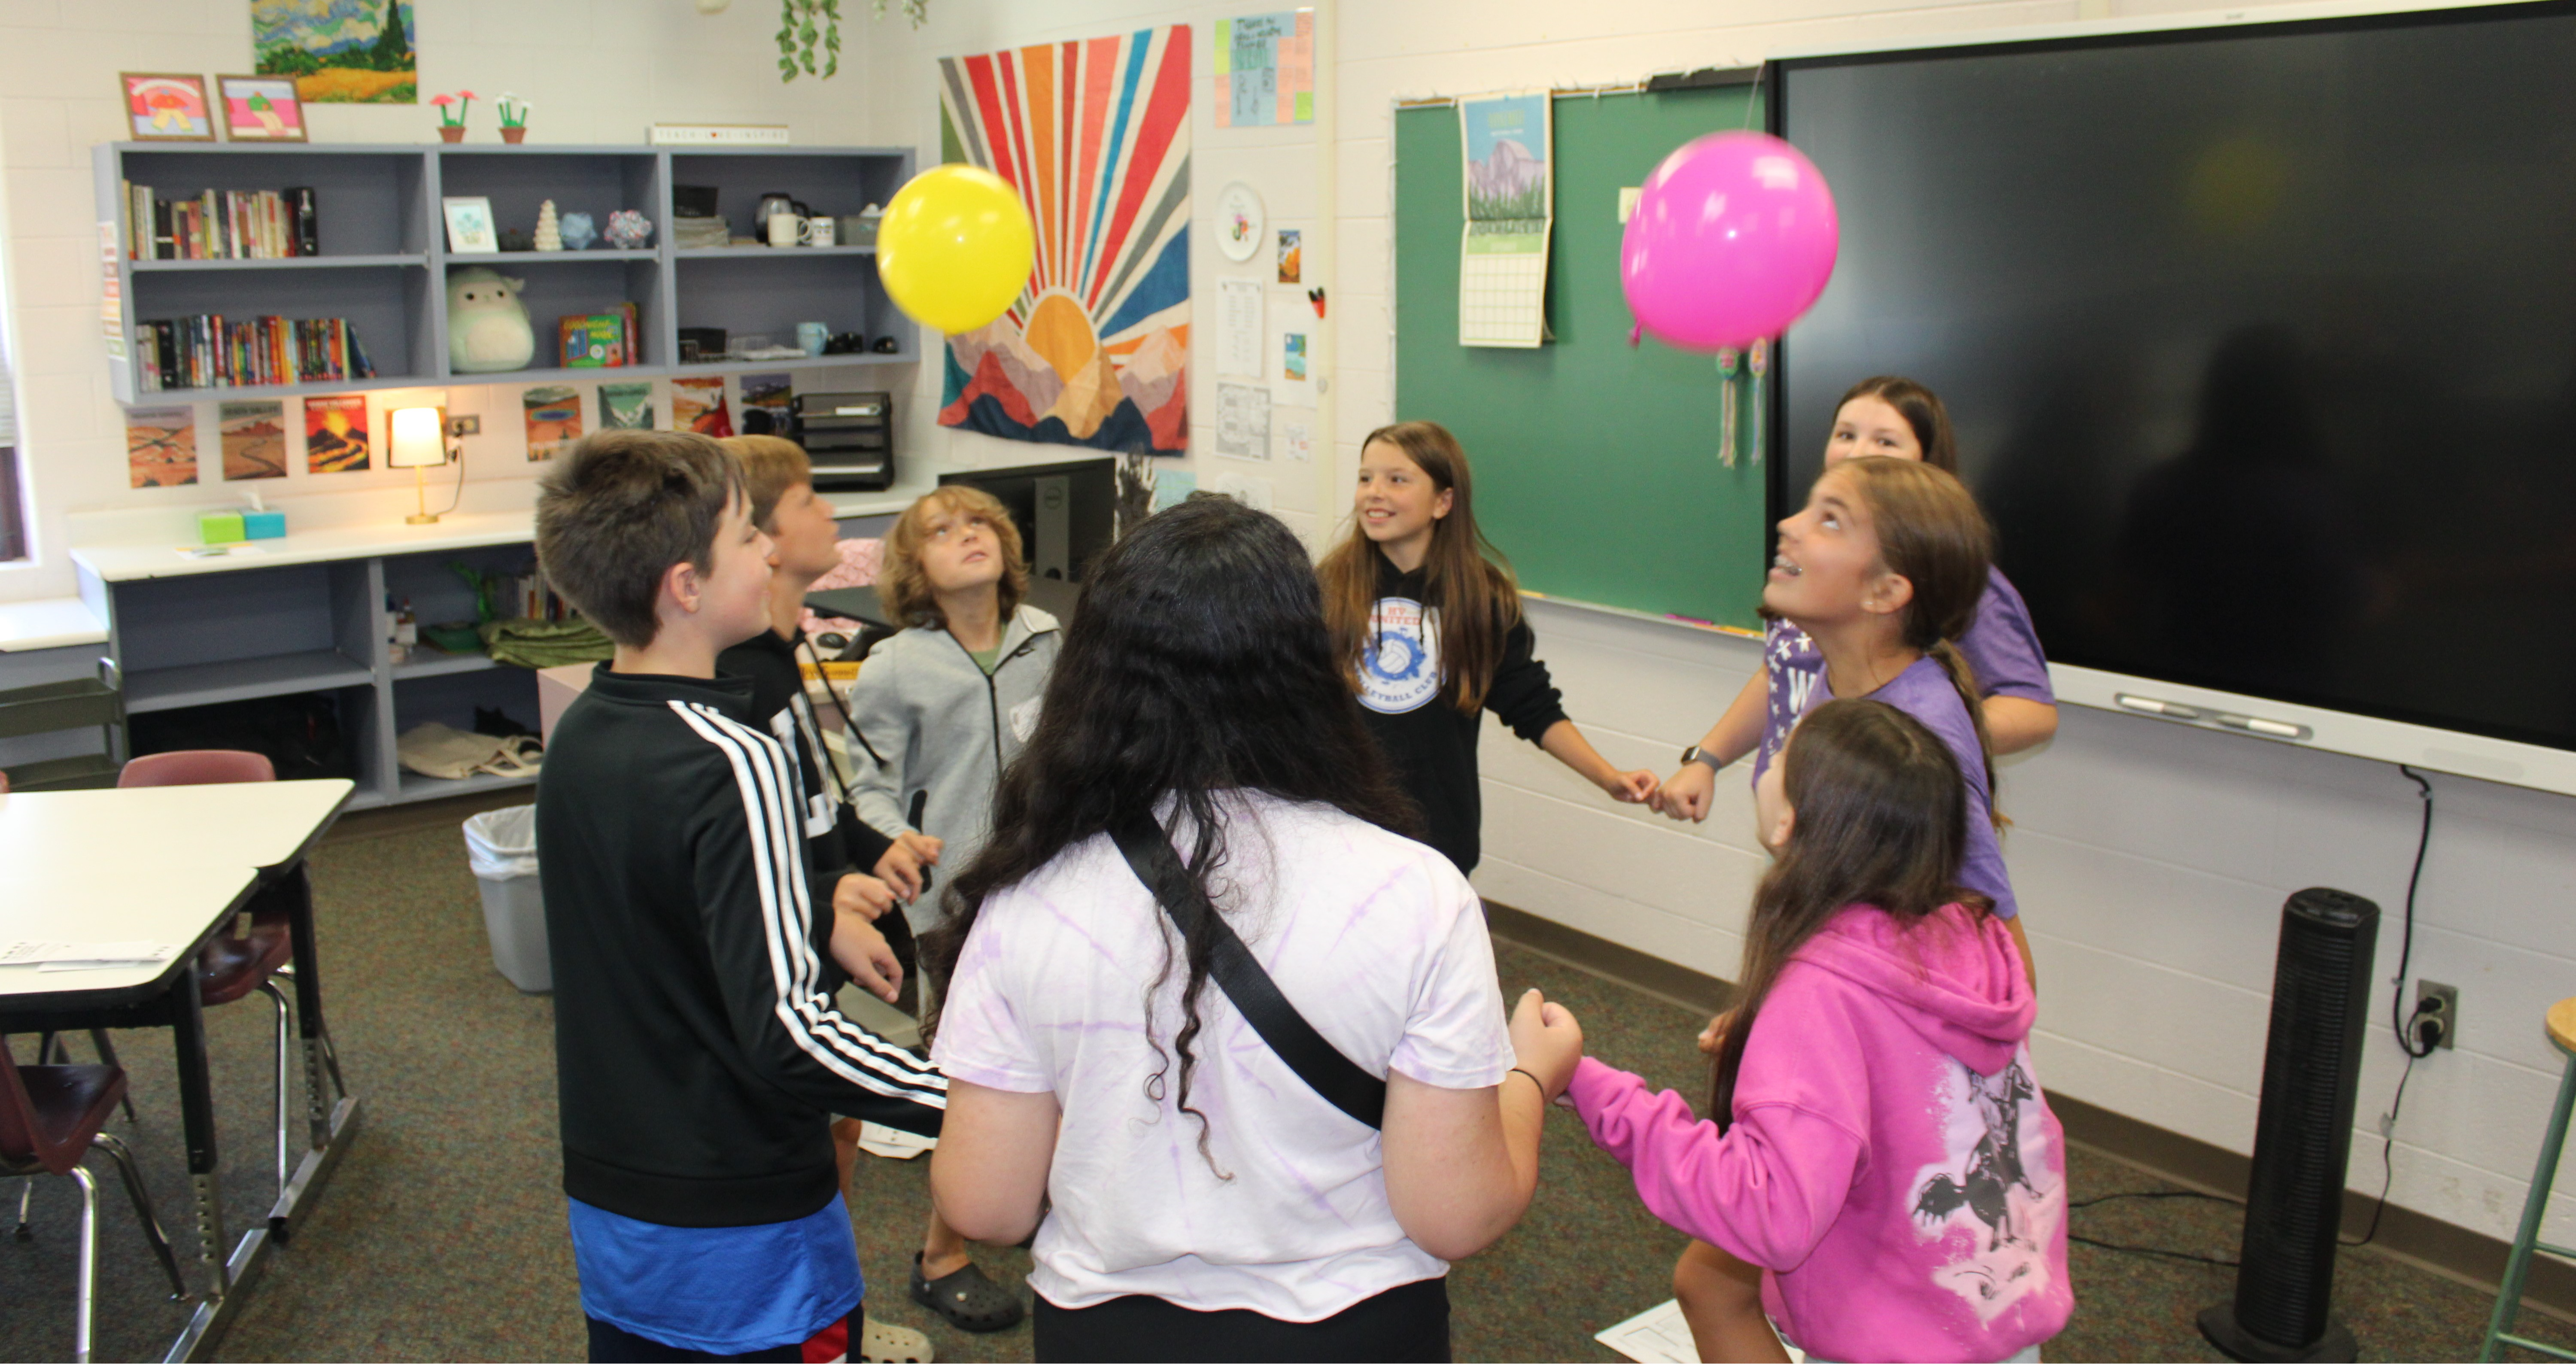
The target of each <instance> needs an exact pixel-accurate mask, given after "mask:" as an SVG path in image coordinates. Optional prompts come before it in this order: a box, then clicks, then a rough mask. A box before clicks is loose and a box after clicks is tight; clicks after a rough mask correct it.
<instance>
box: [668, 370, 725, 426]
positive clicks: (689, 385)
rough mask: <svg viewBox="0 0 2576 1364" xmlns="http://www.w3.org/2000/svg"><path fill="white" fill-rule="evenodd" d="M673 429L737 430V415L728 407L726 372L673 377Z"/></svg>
mask: <svg viewBox="0 0 2576 1364" xmlns="http://www.w3.org/2000/svg"><path fill="white" fill-rule="evenodd" d="M671 429H672V430H674V431H695V432H697V433H698V434H699V435H701V436H716V437H723V436H730V435H732V434H733V415H732V414H731V413H730V412H728V411H727V410H726V409H725V381H724V376H723V375H720V374H710V375H693V376H691V377H689V378H686V379H673V380H672V381H671Z"/></svg>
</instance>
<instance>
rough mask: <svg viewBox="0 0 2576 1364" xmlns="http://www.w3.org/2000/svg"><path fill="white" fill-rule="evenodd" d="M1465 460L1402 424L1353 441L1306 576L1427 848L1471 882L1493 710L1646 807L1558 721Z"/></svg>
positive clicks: (1642, 791) (1556, 701) (1425, 426)
mask: <svg viewBox="0 0 2576 1364" xmlns="http://www.w3.org/2000/svg"><path fill="white" fill-rule="evenodd" d="M1474 493H1475V485H1474V482H1473V480H1472V479H1471V478H1470V477H1469V476H1468V470H1467V452H1466V451H1465V450H1462V449H1460V448H1459V446H1458V438H1457V437H1455V436H1453V435H1451V434H1449V431H1448V428H1446V427H1443V426H1441V425H1440V424H1439V423H1437V422H1423V421H1413V422H1397V423H1396V424H1395V425H1393V426H1385V427H1380V428H1378V429H1377V430H1375V431H1372V432H1370V433H1369V437H1368V439H1367V440H1366V441H1365V442H1363V443H1362V444H1361V446H1360V481H1359V487H1358V488H1357V489H1356V491H1355V492H1354V494H1353V498H1352V503H1351V531H1350V534H1349V535H1347V536H1345V537H1344V538H1343V540H1342V542H1341V543H1340V544H1338V545H1336V546H1334V547H1333V549H1332V550H1331V552H1329V553H1327V554H1326V555H1325V556H1324V559H1323V562H1321V563H1320V564H1318V565H1316V573H1317V575H1318V576H1319V577H1321V578H1322V579H1323V585H1324V619H1325V620H1326V621H1327V622H1329V623H1330V624H1331V626H1332V631H1333V655H1334V657H1335V658H1336V659H1338V660H1339V661H1340V664H1341V667H1342V669H1343V675H1344V676H1346V677H1348V678H1350V679H1351V681H1350V685H1351V686H1352V687H1354V688H1355V689H1356V690H1357V691H1358V692H1359V698H1360V704H1361V705H1362V706H1363V707H1365V708H1366V710H1367V716H1366V719H1367V721H1368V727H1369V732H1370V733H1371V734H1373V735H1375V736H1376V737H1377V741H1378V743H1379V744H1380V745H1382V746H1383V747H1384V748H1385V750H1386V753H1387V756H1388V758H1389V759H1390V760H1391V761H1392V762H1393V763H1394V764H1395V772H1396V778H1397V780H1398V781H1400V782H1402V783H1403V785H1404V788H1405V790H1406V791H1407V792H1408V793H1409V794H1411V795H1412V797H1413V798H1414V800H1415V801H1417V802H1419V803H1420V804H1421V806H1422V816H1423V823H1424V826H1425V828H1424V835H1423V836H1424V839H1425V841H1427V842H1429V843H1430V844H1431V846H1433V847H1435V848H1438V849H1439V850H1440V851H1442V852H1444V853H1447V854H1448V855H1449V860H1450V861H1452V862H1455V863H1457V864H1458V870H1460V871H1468V872H1472V871H1474V870H1475V869H1476V862H1477V860H1478V858H1479V857H1480V856H1481V855H1482V852H1483V848H1482V833H1481V827H1480V826H1481V824H1482V821H1483V815H1484V812H1483V807H1482V801H1481V797H1480V795H1479V792H1478V789H1477V784H1476V738H1477V732H1478V729H1479V727H1480V723H1479V722H1480V719H1481V713H1482V712H1483V711H1487V710H1490V711H1492V712H1494V714H1495V716H1496V717H1498V718H1499V719H1501V720H1502V722H1503V723H1504V724H1506V725H1509V726H1510V727H1511V730H1512V732H1513V733H1514V734H1517V735H1519V736H1520V737H1522V738H1524V739H1527V740H1529V741H1530V742H1531V743H1534V744H1537V745H1538V746H1539V747H1540V748H1541V749H1543V750H1545V751H1546V752H1547V753H1548V755H1549V756H1551V757H1553V758H1555V759H1556V760H1557V761H1559V762H1561V763H1564V764H1565V765H1566V766H1567V767H1570V768H1572V769H1574V771H1575V773H1576V774H1577V775H1579V776H1581V777H1582V778H1583V779H1584V780H1585V781H1588V782H1590V783H1592V784H1593V785H1594V786H1597V787H1599V788H1600V789H1601V790H1602V792H1603V793H1604V794H1606V795H1608V796H1609V797H1610V798H1611V799H1613V800H1617V801H1622V802H1625V803H1629V804H1637V803H1641V802H1645V801H1649V800H1652V799H1653V798H1654V795H1655V774H1654V773H1652V772H1648V771H1644V770H1639V771H1633V772H1623V771H1620V770H1619V769H1618V768H1616V767H1613V766H1611V764H1610V761H1609V760H1608V759H1606V758H1604V757H1602V756H1601V754H1600V753H1599V752H1598V751H1597V750H1595V749H1594V748H1593V747H1592V744H1591V741H1590V740H1587V739H1585V738H1584V737H1583V731H1582V730H1580V729H1577V728H1575V725H1574V722H1573V721H1572V720H1569V719H1567V718H1566V715H1565V707H1564V705H1563V703H1562V698H1560V697H1559V696H1558V694H1557V690H1556V686H1555V684H1554V683H1553V682H1551V681H1550V680H1549V678H1548V673H1547V665H1546V664H1544V663H1541V662H1539V661H1538V658H1537V654H1536V650H1537V643H1536V640H1535V638H1534V637H1533V636H1532V635H1531V633H1530V627H1529V622H1528V620H1526V619H1524V618H1523V617H1522V615H1521V594H1520V584H1519V583H1517V582H1515V581H1514V580H1513V578H1512V570H1511V565H1510V564H1509V563H1507V562H1505V561H1504V559H1503V556H1502V555H1501V553H1500V552H1498V551H1497V550H1495V548H1494V547H1493V545H1492V544H1491V543H1489V542H1488V541H1487V540H1486V539H1485V535H1484V532H1483V531H1481V530H1478V529H1477V528H1476V507H1475V496H1474Z"/></svg>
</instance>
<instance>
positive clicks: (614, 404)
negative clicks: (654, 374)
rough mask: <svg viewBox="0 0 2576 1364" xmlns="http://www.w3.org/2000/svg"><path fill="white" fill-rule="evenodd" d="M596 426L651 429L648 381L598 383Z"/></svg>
mask: <svg viewBox="0 0 2576 1364" xmlns="http://www.w3.org/2000/svg"><path fill="white" fill-rule="evenodd" d="M599 429H600V430H602V431H650V430H652V429H653V385H651V384H650V383H633V384H601V385H600V386H599Z"/></svg>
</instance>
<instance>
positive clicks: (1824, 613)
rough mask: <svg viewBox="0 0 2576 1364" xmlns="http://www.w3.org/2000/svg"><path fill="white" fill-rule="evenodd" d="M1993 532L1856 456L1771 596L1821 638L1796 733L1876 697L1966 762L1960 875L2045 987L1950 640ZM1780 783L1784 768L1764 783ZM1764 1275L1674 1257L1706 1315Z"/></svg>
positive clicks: (1982, 569) (1940, 487)
mask: <svg viewBox="0 0 2576 1364" xmlns="http://www.w3.org/2000/svg"><path fill="white" fill-rule="evenodd" d="M1993 544H1994V535H1993V531H1992V530H1991V529H1990V528H1989V527H1988V526H1987V524H1986V518H1985V514H1984V513H1983V512H1980V511H1978V510H1977V503H1976V499H1975V498H1973V497H1971V496H1969V495H1968V490H1967V489H1966V488H1964V487H1962V486H1960V483H1959V480H1957V479H1956V478H1953V477H1952V476H1951V475H1950V474H1949V473H1947V472H1946V471H1944V470H1942V469H1939V468H1937V467H1934V466H1932V465H1930V464H1928V463H1927V462H1925V461H1921V460H1907V459H1896V458H1890V457H1886V456H1858V457H1855V458H1852V459H1848V460H1844V461H1841V462H1839V463H1836V464H1833V465H1831V466H1829V467H1827V468H1826V470H1825V472H1824V475H1823V476H1822V477H1820V478H1818V479H1817V480H1816V486H1815V488H1814V489H1813V490H1812V491H1811V492H1809V493H1808V495H1807V505H1806V507H1805V508H1804V509H1803V510H1801V511H1800V512H1799V513H1798V514H1797V515H1795V516H1792V517H1790V518H1789V519H1788V520H1785V521H1783V522H1781V523H1780V549H1779V553H1778V554H1777V555H1776V556H1775V557H1774V558H1773V560H1772V563H1771V571H1770V573H1769V575H1768V577H1767V579H1766V581H1765V583H1764V585H1763V588H1762V605H1763V607H1764V609H1765V610H1767V611H1768V612H1770V613H1771V614H1772V615H1773V616H1774V617H1776V618H1778V619H1780V620H1781V621H1784V622H1785V623H1787V624H1788V625H1789V626H1791V627H1793V628H1795V629H1796V630H1798V631H1800V632H1801V633H1802V634H1803V636H1804V637H1805V638H1807V639H1809V640H1811V641H1812V642H1813V644H1814V647H1815V649H1816V652H1817V653H1818V655H1819V656H1820V658H1821V659H1822V667H1821V668H1820V669H1819V670H1818V671H1817V672H1816V673H1815V674H1814V684H1813V685H1812V686H1811V687H1809V688H1807V689H1806V691H1805V693H1804V694H1803V695H1801V696H1798V697H1797V698H1795V699H1796V705H1795V707H1794V708H1793V709H1792V710H1791V711H1790V713H1789V714H1788V715H1787V716H1786V717H1784V720H1783V724H1782V730H1783V733H1784V734H1785V733H1786V732H1787V730H1788V728H1789V726H1791V725H1793V724H1794V723H1795V722H1796V720H1797V718H1798V717H1799V716H1800V715H1802V714H1804V713H1805V712H1807V711H1810V710H1813V709H1815V708H1816V707H1818V706H1821V705H1823V704H1824V703H1826V702H1827V701H1831V700H1834V699H1836V698H1837V697H1842V698H1863V697H1865V698H1867V699H1870V700H1873V701H1881V702H1885V703H1886V704H1888V705H1890V706H1893V707H1895V708H1896V709H1898V710H1901V711H1903V712H1905V713H1906V714H1908V715H1911V716H1913V717H1914V718H1915V719H1916V720H1919V721H1921V722H1922V724H1923V726H1924V727H1925V728H1927V729H1929V730H1931V731H1932V733H1934V734H1935V735H1938V736H1939V737H1940V739H1941V742H1942V743H1943V744H1944V745H1945V746H1946V747H1948V748H1949V750H1950V753H1951V756H1952V757H1954V758H1956V759H1957V760H1958V768H1959V776H1960V778H1961V780H1962V782H1963V784H1964V785H1965V788H1966V791H1965V795H1966V799H1965V800H1964V801H1962V802H1961V803H1960V805H1961V808H1962V809H1963V810H1964V812H1965V816H1966V818H1965V823H1966V825H1967V828H1966V829H1965V830H1964V833H1965V835H1966V837H1965V842H1964V853H1963V855H1962V856H1961V858H1960V862H1959V871H1958V881H1959V884H1960V885H1961V886H1963V887H1965V888H1966V889H1968V890H1971V891H1974V892H1976V893H1977V894H1979V895H1981V896H1983V897H1985V898H1986V900H1988V901H1989V902H1990V903H1991V904H1992V905H1993V910H1992V914H1993V916H1994V917H1995V918H1996V919H1997V920H1999V921H2001V923H2002V925H2003V930H2004V933H2005V934H2006V935H2008V936H2009V937H2010V938H2011V939H2012V945H2013V948H2014V950H2015V951H2016V952H2017V954H2018V955H2019V958H2020V961H2019V964H2020V966H2021V967H2022V969H2023V971H2024V973H2025V977H2026V978H2028V979H2031V981H2032V984H2033V985H2034V987H2035V986H2036V980H2035V977H2033V976H2032V975H2031V973H2030V969H2029V968H2030V943H2029V940H2028V939H2027V938H2025V937H2024V936H2023V935H2022V931H2021V919H2020V917H2019V912H2018V908H2017V906H2016V905H2015V904H2014V901H2013V892H2012V881H2011V878H2010V877H2009V876H2007V875H2006V874H2005V871H2004V862H2003V850H2002V847H2001V846H2000V845H1999V844H1998V843H1997V841H1996V838H1995V825H1996V819H1995V814H1994V804H1993V795H1994V749H1993V745H1992V743H1991V741H1990V740H1989V738H1988V736H1987V733H1986V725H1985V717H1984V709H1983V707H1982V706H1981V705H1980V704H1979V700H1980V698H1979V697H1978V696H1977V693H1976V691H1975V689H1974V683H1973V681H1972V678H1971V674H1970V670H1969V665H1968V663H1967V661H1966V659H1965V658H1963V657H1962V656H1961V654H1960V651H1959V649H1958V648H1957V646H1955V645H1954V644H1952V643H1951V641H1952V640H1954V639H1957V638H1958V637H1959V636H1961V635H1963V634H1965V633H1966V632H1967V630H1968V628H1969V625H1970V623H1971V622H1972V621H1973V620H1974V619H1975V618H1976V615H1977V611H1978V607H1979V603H1980V601H1981V600H1982V599H1983V598H1984V597H1985V596H1986V594H1987V591H1988V584H1989V582H1990V581H1991V574H1992V572H1993V559H1992V556H1993ZM1690 765H1696V764H1690ZM1686 766H1688V765H1686ZM1779 781H1780V776H1779V773H1778V771H1777V769H1776V768H1775V769H1774V770H1772V771H1771V772H1768V773H1766V774H1765V777H1764V779H1763V789H1764V790H1765V791H1766V792H1771V791H1772V788H1774V787H1776V785H1777V784H1778V783H1779ZM1725 1022H1726V1021H1725V1020H1724V1019H1720V1020H1719V1021H1718V1022H1717V1023H1714V1024H1711V1025H1710V1030H1709V1032H1708V1033H1706V1034H1703V1035H1702V1037H1701V1045H1702V1047H1703V1048H1708V1047H1710V1046H1712V1045H1713V1043H1714V1041H1715V1039H1716V1038H1718V1037H1720V1036H1723V1035H1724V1034H1725V1032H1726V1027H1725ZM1759 1285H1760V1273H1759V1271H1758V1270H1757V1269H1755V1268H1754V1267H1753V1266H1751V1265H1749V1264H1747V1263H1746V1262H1744V1261H1743V1260H1740V1259H1737V1258H1736V1257H1735V1256H1734V1255H1732V1254H1730V1253H1728V1252H1727V1251H1725V1250H1722V1249H1720V1248H1718V1247H1716V1246H1713V1245H1710V1244H1708V1243H1707V1242H1705V1241H1694V1242H1692V1243H1691V1246H1690V1248H1689V1249H1688V1250H1686V1251H1684V1252H1683V1254H1682V1259H1681V1263H1680V1264H1678V1265H1677V1266H1675V1268H1674V1286H1675V1288H1676V1290H1677V1291H1679V1292H1680V1293H1681V1294H1682V1295H1683V1297H1684V1299H1685V1302H1686V1303H1688V1304H1690V1310H1689V1315H1690V1316H1691V1318H1692V1320H1693V1322H1694V1324H1695V1325H1696V1324H1697V1323H1698V1322H1700V1321H1702V1320H1717V1319H1728V1320H1734V1319H1740V1320H1746V1321H1758V1320H1759V1317H1758V1313H1759V1309H1760V1304H1759V1303H1758V1301H1757V1300H1756V1296H1755V1295H1756V1292H1757V1290H1758V1288H1759ZM1753 1334H1755V1335H1758V1334H1759V1333H1758V1332H1755V1333H1753ZM1737 1357H1739V1358H1758V1357H1760V1356H1748V1355H1739V1356H1737ZM1779 1357H1780V1358H1786V1356H1779Z"/></svg>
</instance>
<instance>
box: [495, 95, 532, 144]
mask: <svg viewBox="0 0 2576 1364" xmlns="http://www.w3.org/2000/svg"><path fill="white" fill-rule="evenodd" d="M496 107H497V108H499V109H500V111H501V140H502V141H504V142H524V141H526V140H527V138H528V109H529V107H530V106H529V103H528V101H526V100H523V99H521V98H519V97H518V96H517V95H513V94H508V93H504V94H503V95H502V96H501V98H500V100H499V101H498V103H497V105H496Z"/></svg>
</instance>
